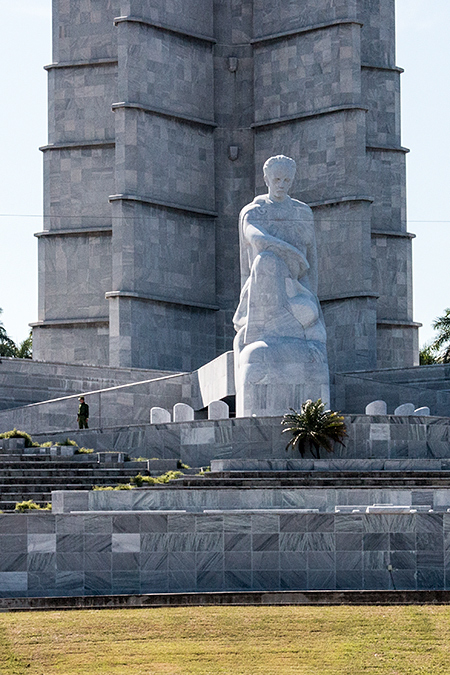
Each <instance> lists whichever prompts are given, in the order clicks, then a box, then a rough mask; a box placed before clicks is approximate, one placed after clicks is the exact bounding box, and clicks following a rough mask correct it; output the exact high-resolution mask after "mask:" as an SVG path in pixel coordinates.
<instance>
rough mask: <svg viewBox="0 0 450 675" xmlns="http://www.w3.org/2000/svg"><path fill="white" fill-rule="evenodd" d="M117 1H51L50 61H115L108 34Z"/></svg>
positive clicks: (111, 35) (111, 36)
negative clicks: (51, 33)
mask: <svg viewBox="0 0 450 675" xmlns="http://www.w3.org/2000/svg"><path fill="white" fill-rule="evenodd" d="M119 7H120V3H119V2H118V0H83V2H72V0H53V60H54V61H56V62H61V61H66V62H67V61H69V62H70V61H90V60H95V59H105V58H117V43H116V39H115V33H114V32H113V30H112V25H113V19H114V17H115V16H117V15H118V14H119Z"/></svg>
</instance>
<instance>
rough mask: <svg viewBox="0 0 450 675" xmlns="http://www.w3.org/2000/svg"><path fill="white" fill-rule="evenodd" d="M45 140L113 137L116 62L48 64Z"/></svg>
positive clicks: (57, 141)
mask: <svg viewBox="0 0 450 675" xmlns="http://www.w3.org/2000/svg"><path fill="white" fill-rule="evenodd" d="M48 98H49V125H48V132H49V133H48V142H49V143H65V142H74V141H80V142H86V141H106V140H109V141H113V140H114V113H113V111H112V110H111V107H110V106H106V105H105V101H111V102H112V101H116V100H117V64H116V63H103V64H101V65H98V66H96V65H92V66H90V67H86V65H82V66H79V67H76V66H71V67H54V68H52V67H51V66H50V67H49V70H48Z"/></svg>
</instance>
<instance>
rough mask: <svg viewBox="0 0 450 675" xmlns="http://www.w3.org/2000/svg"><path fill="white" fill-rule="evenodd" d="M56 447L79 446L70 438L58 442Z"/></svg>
mask: <svg viewBox="0 0 450 675" xmlns="http://www.w3.org/2000/svg"><path fill="white" fill-rule="evenodd" d="M55 445H78V443H76V442H75V441H72V440H71V439H70V438H66V439H65V440H64V441H57V443H55Z"/></svg>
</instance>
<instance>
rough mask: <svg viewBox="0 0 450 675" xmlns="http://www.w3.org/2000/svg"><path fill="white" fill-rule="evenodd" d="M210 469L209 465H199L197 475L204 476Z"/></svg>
mask: <svg viewBox="0 0 450 675" xmlns="http://www.w3.org/2000/svg"><path fill="white" fill-rule="evenodd" d="M210 471H211V467H210V466H201V467H200V471H199V472H198V474H197V476H204V475H205V473H209V472H210Z"/></svg>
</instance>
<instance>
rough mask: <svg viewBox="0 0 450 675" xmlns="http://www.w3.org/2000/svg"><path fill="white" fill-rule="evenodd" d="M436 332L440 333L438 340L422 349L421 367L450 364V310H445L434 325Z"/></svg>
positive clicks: (420, 355)
mask: <svg viewBox="0 0 450 675" xmlns="http://www.w3.org/2000/svg"><path fill="white" fill-rule="evenodd" d="M432 326H433V328H434V330H437V331H439V333H438V336H437V338H435V339H434V340H433V341H432V342H430V343H429V344H426V345H424V346H423V347H422V349H421V350H420V353H419V357H420V361H419V362H420V365H421V366H429V365H432V364H433V363H450V308H449V307H448V308H447V309H446V310H444V314H443V315H442V316H438V317H437V319H435V320H434V321H433V324H432Z"/></svg>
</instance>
